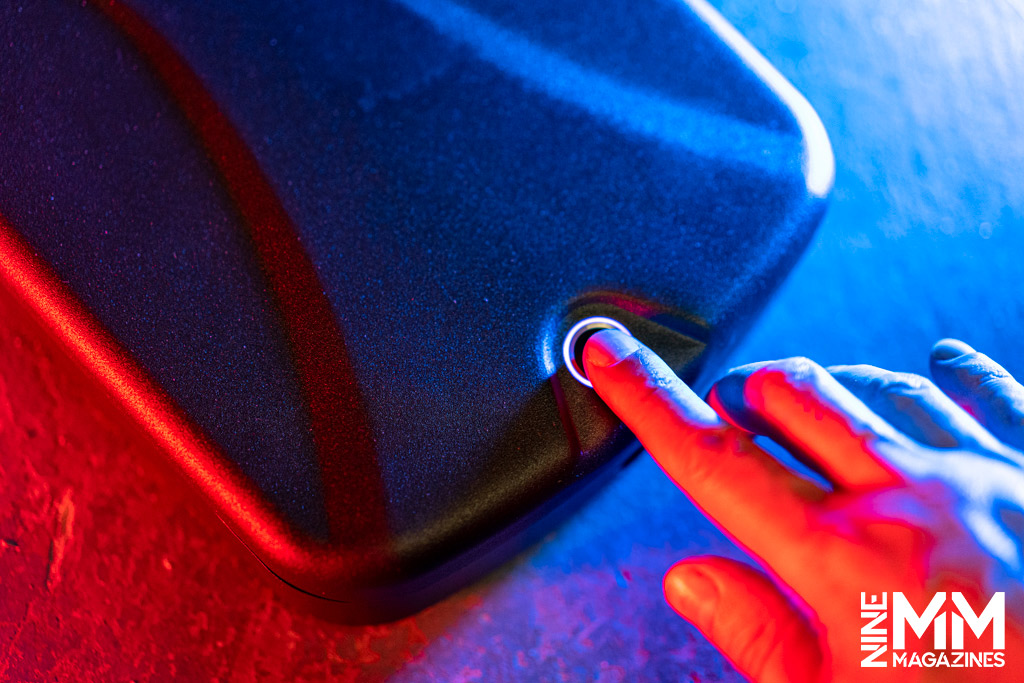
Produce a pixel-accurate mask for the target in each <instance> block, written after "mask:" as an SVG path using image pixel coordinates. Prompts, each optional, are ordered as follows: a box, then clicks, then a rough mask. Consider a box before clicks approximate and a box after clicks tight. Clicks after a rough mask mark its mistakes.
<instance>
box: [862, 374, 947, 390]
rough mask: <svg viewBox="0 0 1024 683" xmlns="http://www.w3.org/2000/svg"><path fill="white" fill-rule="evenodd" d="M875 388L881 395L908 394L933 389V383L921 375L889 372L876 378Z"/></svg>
mask: <svg viewBox="0 0 1024 683" xmlns="http://www.w3.org/2000/svg"><path fill="white" fill-rule="evenodd" d="M876 389H877V391H878V392H879V393H880V394H881V395H883V396H908V395H918V394H924V393H927V392H929V391H931V390H933V389H935V385H934V384H932V382H931V380H929V379H927V378H925V377H922V376H921V375H915V374H913V373H910V372H890V373H888V374H886V375H884V376H880V377H879V378H878V380H877V385H876Z"/></svg>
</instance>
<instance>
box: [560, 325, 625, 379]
mask: <svg viewBox="0 0 1024 683" xmlns="http://www.w3.org/2000/svg"><path fill="white" fill-rule="evenodd" d="M594 329H599V330H618V331H619V332H622V333H624V334H628V335H629V336H630V337H632V336H633V334H632V333H631V332H630V331H629V330H627V329H626V326H625V325H623V324H622V323H620V322H619V321H618V320H613V319H612V318H605V317H603V316H599V315H598V316H592V317H590V318H584V319H583V320H581V321H579V322H578V323H576V324H575V325H573V326H572V329H571V330H569V331H568V332H567V333H566V335H565V341H563V342H562V360H564V361H565V367H566V369H568V370H569V374H571V375H572V376H573V377H574V378H576V381H577V382H579V383H580V384H582V385H583V386H585V387H590V388H591V389H593V388H594V385H593V384H592V383H591V382H590V380H589V379H587V376H586V375H584V374H583V368H578V367H576V354H574V353H573V350H574V349H575V348H576V342H577V341H579V338H580V336H582V335H583V333H584V332H589V331H590V330H594Z"/></svg>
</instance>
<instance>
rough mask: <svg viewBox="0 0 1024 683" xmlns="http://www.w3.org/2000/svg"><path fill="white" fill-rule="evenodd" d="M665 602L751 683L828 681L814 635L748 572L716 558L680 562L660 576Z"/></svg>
mask: <svg viewBox="0 0 1024 683" xmlns="http://www.w3.org/2000/svg"><path fill="white" fill-rule="evenodd" d="M665 599H666V600H668V603H669V605H671V606H672V608H673V609H674V610H675V611H676V612H678V613H679V615H680V616H682V617H683V618H684V619H686V620H687V621H689V622H690V623H691V624H693V625H694V626H695V627H696V628H697V629H698V630H700V632H701V633H703V634H704V636H705V637H706V638H707V639H708V640H709V641H710V642H711V644H712V645H714V646H715V647H717V648H718V650H719V651H720V652H721V653H722V654H723V655H724V656H725V657H726V658H727V659H728V660H729V661H730V662H732V664H733V666H735V667H736V669H738V670H739V671H740V672H741V673H743V674H744V675H746V676H747V677H749V678H750V679H751V680H753V681H758V683H818V682H820V681H825V680H828V672H827V671H826V668H827V667H826V664H825V660H824V657H823V655H822V652H823V649H824V648H823V647H822V645H821V643H820V642H819V637H818V633H817V632H816V630H815V629H814V628H813V627H812V625H811V624H810V622H809V621H808V620H807V618H806V617H805V616H804V615H803V614H802V613H801V612H800V611H799V610H798V609H797V608H796V607H795V606H794V605H793V604H792V603H791V602H790V600H789V599H788V598H787V597H786V595H785V594H784V593H783V592H782V591H781V590H779V588H778V587H777V586H776V585H775V584H774V583H773V582H772V580H771V579H769V578H768V577H767V576H765V575H764V574H763V573H761V572H759V571H757V570H756V569H754V568H752V567H748V566H747V565H744V564H741V563H739V562H736V561H734V560H727V559H725V558H722V557H697V558H693V559H689V560H684V561H683V562H680V563H679V564H677V565H675V566H674V567H672V569H670V570H669V572H668V574H666V575H665Z"/></svg>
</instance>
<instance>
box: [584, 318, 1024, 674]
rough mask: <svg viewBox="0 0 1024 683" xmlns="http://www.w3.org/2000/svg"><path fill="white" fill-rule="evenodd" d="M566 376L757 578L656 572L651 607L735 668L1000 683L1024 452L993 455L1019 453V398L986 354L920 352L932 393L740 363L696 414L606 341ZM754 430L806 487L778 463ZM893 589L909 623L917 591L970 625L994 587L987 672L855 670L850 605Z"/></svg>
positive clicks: (697, 570) (856, 640) (1012, 660)
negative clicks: (999, 634)
mask: <svg viewBox="0 0 1024 683" xmlns="http://www.w3.org/2000/svg"><path fill="white" fill-rule="evenodd" d="M584 367H585V369H586V372H587V376H588V378H589V379H590V380H591V381H592V382H593V384H594V388H595V390H596V391H597V392H598V394H599V395H600V396H601V398H602V399H603V400H604V401H605V402H606V403H607V404H608V405H609V407H610V408H611V409H612V410H613V411H615V413H616V414H618V415H619V417H620V418H621V419H622V420H623V421H624V422H625V424H626V425H627V426H628V427H629V428H630V429H631V430H632V431H633V433H634V434H635V435H636V436H637V437H638V438H639V440H640V441H641V443H643V445H644V447H645V448H646V449H647V450H648V452H650V453H651V455H652V456H653V457H654V458H655V460H656V461H657V462H658V464H659V465H660V466H661V467H662V469H663V470H664V471H665V473H666V474H668V476H669V477H671V478H672V480H673V481H675V482H676V483H677V484H678V485H679V487H680V488H681V489H682V490H683V491H684V492H686V494H687V495H688V496H689V497H690V498H691V499H692V500H693V502H694V503H695V504H696V505H697V506H698V507H699V508H700V509H701V510H702V511H703V512H704V514H706V515H707V516H708V517H709V518H710V519H711V520H712V521H714V522H715V523H716V524H717V525H718V526H719V527H720V528H721V529H722V530H723V531H725V532H726V533H727V534H728V535H729V536H730V537H732V538H733V539H734V540H735V541H736V542H737V543H738V544H739V545H740V546H742V547H743V548H745V549H746V550H747V552H748V553H749V554H750V555H751V556H752V557H753V558H754V559H755V560H757V562H758V563H759V564H760V565H761V567H762V568H763V569H764V571H759V570H757V569H755V568H753V567H750V566H748V565H746V564H743V563H740V562H737V561H734V560H729V559H725V558H721V557H695V558H688V559H686V560H683V561H682V562H680V563H678V564H677V565H675V566H674V567H672V569H671V570H670V571H669V572H668V574H667V575H666V577H665V595H666V598H667V600H668V602H669V604H670V605H671V606H672V607H673V608H674V609H675V610H676V611H677V612H678V613H679V614H680V615H682V616H683V617H684V618H686V619H688V620H689V621H690V622H692V623H693V624H694V625H695V626H696V627H697V628H698V629H700V631H701V632H703V633H704V634H705V636H707V638H708V639H709V640H710V641H711V642H712V643H713V644H714V645H715V646H716V647H717V648H718V649H719V650H721V652H722V653H723V654H724V655H725V656H726V657H727V658H728V659H729V660H730V661H732V662H733V664H734V665H735V666H736V668H737V669H738V670H739V671H740V672H742V673H743V674H745V675H746V676H748V677H750V678H752V679H754V680H757V681H762V682H774V681H786V682H790V683H810V682H811V681H815V682H817V681H895V680H899V681H917V680H928V681H931V680H956V681H973V680H985V681H1002V680H1019V673H1018V671H1019V667H1020V666H1021V665H1022V664H1024V662H1022V660H1020V659H1019V658H1020V657H1022V656H1024V586H1022V584H1021V578H1022V574H1024V556H1022V538H1024V454H1022V453H1021V452H1020V451H1018V450H1015V449H1014V448H1013V447H1012V446H1017V447H1020V446H1021V445H1022V443H1024V388H1022V387H1021V385H1019V384H1018V383H1017V382H1016V381H1014V380H1013V378H1012V377H1010V376H1009V374H1008V373H1006V372H1005V370H1003V369H1002V368H1001V367H999V366H998V365H996V364H995V363H994V362H992V361H991V360H989V359H988V358H987V357H986V356H984V355H982V354H979V353H976V352H974V350H973V349H971V348H970V347H969V346H967V345H966V344H963V343H962V342H956V341H952V340H944V341H943V342H940V343H939V344H937V345H936V346H935V348H934V349H933V351H932V358H931V373H932V376H933V377H934V379H935V383H933V382H931V381H929V380H927V379H925V378H923V377H920V376H917V375H909V374H902V373H892V372H888V371H885V370H882V369H879V368H875V367H871V366H865V365H860V366H842V367H834V368H830V369H829V370H825V369H824V368H822V367H821V366H819V365H817V364H815V363H814V362H812V361H810V360H807V359H802V358H793V359H788V360H782V361H773V362H768V363H756V364H752V365H746V366H743V367H740V368H736V369H735V370H732V371H731V372H729V373H728V374H727V375H726V376H725V377H723V378H722V379H721V380H719V381H718V382H717V383H716V384H715V385H714V387H712V389H711V392H710V393H709V395H708V402H707V403H705V402H704V401H702V400H701V399H700V398H699V397H698V396H697V395H696V394H694V393H693V392H692V391H691V390H690V389H689V387H687V386H686V385H685V384H684V383H683V382H682V381H681V380H680V379H679V378H678V377H676V376H675V374H673V373H672V371H671V370H670V369H669V368H668V367H667V366H666V365H665V363H664V362H663V361H662V360H661V359H660V358H658V357H657V356H656V355H655V354H654V353H653V352H652V351H651V350H650V349H648V348H646V347H645V346H643V345H642V344H639V343H638V342H637V341H636V340H634V339H632V338H631V337H629V336H627V335H624V334H622V333H620V332H617V331H614V330H607V331H602V332H599V333H597V334H596V335H594V336H593V337H592V338H591V339H590V340H589V341H588V342H587V345H586V347H585V350H584ZM936 385H938V386H936ZM939 387H941V390H940V388H939ZM961 406H962V407H961ZM968 411H970V414H968ZM972 415H973V417H972ZM755 435H762V436H766V437H768V438H770V439H771V440H772V441H774V442H776V443H777V444H779V445H781V446H783V447H784V448H786V449H787V450H788V451H789V453H790V454H792V455H793V456H794V457H795V458H797V459H798V460H800V461H802V462H803V463H805V464H807V465H808V466H809V467H810V468H812V469H814V470H815V471H817V472H818V473H819V474H820V475H821V476H822V477H823V481H813V480H812V478H809V477H805V476H801V475H799V474H798V473H796V472H794V471H793V470H792V469H789V468H787V467H785V466H783V465H782V464H781V463H780V462H779V461H778V460H777V459H776V458H774V457H773V456H772V455H770V453H769V452H768V451H767V450H765V449H764V448H763V447H762V446H761V445H760V444H759V443H758V442H756V441H755V439H754V437H755ZM994 435H996V436H999V437H1000V438H1001V439H1003V441H1000V440H999V439H997V438H996V436H994ZM1004 442H1005V443H1004ZM895 591H900V592H902V593H903V594H904V596H905V597H906V599H907V600H908V601H909V603H910V605H911V606H913V608H914V609H915V611H916V613H917V614H923V612H924V610H925V607H926V606H927V605H929V603H930V601H931V600H932V597H933V595H934V594H935V593H936V592H945V593H946V594H947V596H949V597H950V598H951V599H952V598H954V597H955V596H953V595H952V594H953V593H954V592H959V593H961V594H962V595H963V597H964V598H966V600H967V602H968V604H969V605H970V606H971V607H972V608H973V610H974V611H975V612H977V613H978V614H981V610H982V608H983V607H985V606H986V604H988V602H989V600H990V598H992V597H993V595H994V594H995V593H997V592H1003V593H1004V594H1005V606H1006V613H1005V614H1006V644H1005V650H1003V651H1002V652H1003V653H1004V654H1005V657H1006V665H1005V666H1004V667H1003V668H921V667H917V668H902V667H895V666H894V665H893V661H892V655H893V652H892V651H891V650H887V651H886V652H885V653H884V654H883V655H882V656H881V659H882V660H883V661H886V662H887V664H888V666H887V667H886V668H862V667H861V660H862V659H863V658H864V657H865V656H867V655H869V654H870V652H862V651H861V647H860V645H861V627H862V626H863V625H865V624H866V620H863V619H861V614H860V611H861V608H860V603H861V594H862V593H865V594H867V595H868V596H871V595H878V594H881V593H887V594H888V595H889V596H890V597H892V594H893V592H895ZM948 606H949V605H948V602H947V605H945V606H944V608H943V609H945V608H946V607H948ZM889 609H890V610H891V609H892V603H891V602H890V603H889ZM940 614H942V612H940ZM890 616H891V615H890ZM957 618H959V617H955V616H954V617H953V619H957ZM947 621H948V620H947V619H946V617H945V616H943V617H942V623H944V624H945V623H946V622H947ZM951 623H952V622H951ZM954 628H955V627H954ZM907 631H909V635H908V638H907V641H906V646H907V650H906V652H907V653H908V655H909V654H911V653H914V652H917V653H925V652H929V651H930V650H931V649H932V645H933V644H934V643H933V641H932V635H933V633H932V631H931V628H930V629H929V631H928V632H927V633H925V634H924V635H925V636H926V637H925V638H922V639H921V640H920V641H917V639H916V638H915V635H914V631H913V630H911V629H907ZM947 633H950V630H949V629H947ZM991 636H992V630H991V629H989V631H988V632H986V633H984V637H981V638H975V637H973V634H972V633H971V629H970V628H968V629H966V638H965V639H964V646H965V648H966V649H967V650H971V649H972V648H973V649H974V650H977V651H991V650H993V649H994V647H993V642H992V638H991ZM889 644H890V645H891V641H889ZM952 652H953V651H950V652H949V653H947V654H951V653H952Z"/></svg>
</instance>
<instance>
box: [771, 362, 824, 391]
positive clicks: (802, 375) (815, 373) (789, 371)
mask: <svg viewBox="0 0 1024 683" xmlns="http://www.w3.org/2000/svg"><path fill="white" fill-rule="evenodd" d="M757 372H758V373H763V374H764V375H768V374H773V375H783V376H784V377H785V379H786V382H787V383H788V384H791V385H794V386H798V385H802V384H816V383H818V382H820V381H821V380H822V379H823V378H824V376H825V375H827V374H828V372H827V371H826V370H825V368H823V367H821V366H820V365H818V364H817V363H815V362H814V361H813V360H811V359H810V358H805V357H803V356H794V357H792V358H784V359H782V360H775V361H771V362H770V363H767V364H765V366H764V367H762V368H761V369H760V370H758V371H757Z"/></svg>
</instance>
